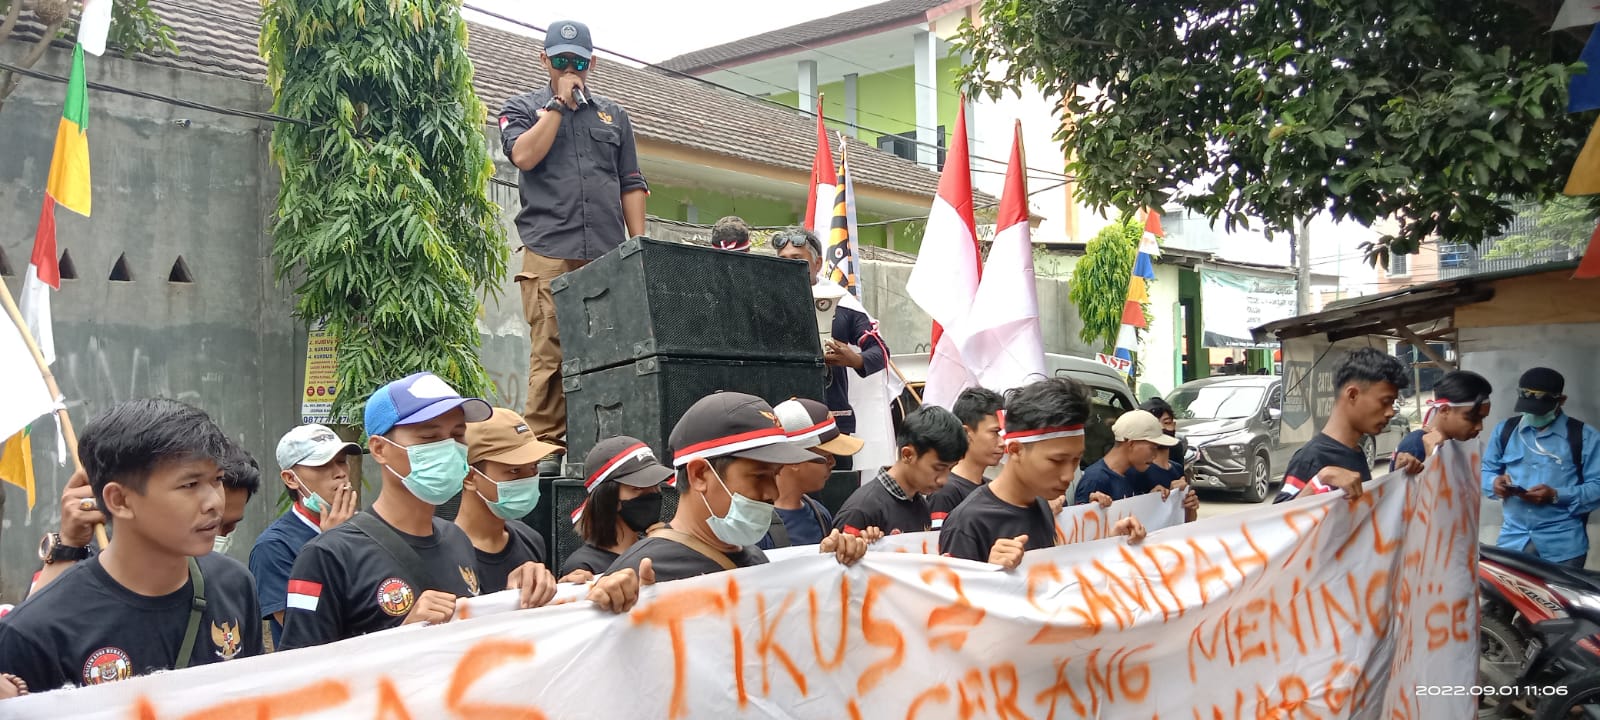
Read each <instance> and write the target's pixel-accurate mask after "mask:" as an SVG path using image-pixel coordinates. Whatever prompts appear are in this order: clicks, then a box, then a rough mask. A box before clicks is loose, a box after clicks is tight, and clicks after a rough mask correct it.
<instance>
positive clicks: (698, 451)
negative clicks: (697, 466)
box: [672, 425, 789, 467]
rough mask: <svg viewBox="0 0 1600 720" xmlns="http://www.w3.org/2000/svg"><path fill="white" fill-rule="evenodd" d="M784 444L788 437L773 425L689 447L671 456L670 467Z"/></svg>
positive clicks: (781, 429)
mask: <svg viewBox="0 0 1600 720" xmlns="http://www.w3.org/2000/svg"><path fill="white" fill-rule="evenodd" d="M786 442H789V436H787V435H785V434H784V433H783V428H781V427H778V426H776V425H774V426H772V427H770V428H762V429H760V430H754V431H751V432H747V433H739V434H738V435H729V436H727V437H720V438H717V439H715V440H707V441H705V442H703V443H696V444H694V445H690V446H689V447H686V448H684V449H682V450H679V451H678V452H677V454H675V455H673V456H672V466H673V467H683V466H685V465H688V464H689V463H690V462H691V461H694V460H709V459H711V458H718V457H723V456H725V455H732V454H734V453H736V452H742V451H745V450H754V449H756V448H760V447H767V446H769V445H777V444H779V443H786Z"/></svg>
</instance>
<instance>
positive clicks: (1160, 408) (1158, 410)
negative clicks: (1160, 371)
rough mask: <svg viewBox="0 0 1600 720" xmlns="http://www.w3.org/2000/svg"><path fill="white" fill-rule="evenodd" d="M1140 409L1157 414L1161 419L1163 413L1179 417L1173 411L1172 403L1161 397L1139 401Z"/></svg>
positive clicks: (1158, 418) (1157, 417)
mask: <svg viewBox="0 0 1600 720" xmlns="http://www.w3.org/2000/svg"><path fill="white" fill-rule="evenodd" d="M1139 409H1140V410H1143V411H1145V412H1147V413H1150V414H1151V415H1154V416H1156V419H1157V420H1160V419H1161V416H1163V415H1171V416H1172V417H1173V419H1177V417H1178V414H1177V413H1175V412H1173V411H1172V405H1171V404H1170V403H1168V402H1167V401H1166V400H1165V399H1163V398H1159V397H1153V398H1150V399H1149V400H1146V401H1144V402H1142V403H1139Z"/></svg>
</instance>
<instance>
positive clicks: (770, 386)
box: [561, 333, 826, 464]
mask: <svg viewBox="0 0 1600 720" xmlns="http://www.w3.org/2000/svg"><path fill="white" fill-rule="evenodd" d="M812 335H813V336H815V333H812ZM825 377H826V376H825V375H824V372H823V366H822V361H821V360H819V359H816V358H813V359H812V360H810V361H809V362H763V361H756V360H708V359H701V358H678V357H666V356H659V355H658V356H655V357H649V358H645V359H643V360H639V361H636V362H632V363H629V364H627V365H622V366H619V367H614V368H608V369H605V370H599V371H596V372H591V373H585V374H583V375H573V376H568V377H565V378H562V382H561V384H562V387H563V388H564V389H565V390H566V394H567V451H568V455H567V456H568V457H569V458H572V460H573V462H582V460H583V457H584V456H585V455H587V454H588V453H589V449H590V448H592V447H594V444H595V443H597V442H599V441H601V440H604V439H606V438H610V437H616V436H618V435H628V436H631V437H636V438H638V439H640V440H642V441H644V443H645V444H646V445H649V446H650V447H651V449H653V450H655V453H656V457H657V458H660V459H661V461H662V462H663V463H668V464H670V463H671V461H672V460H671V459H672V453H671V452H670V451H669V449H668V448H667V439H668V437H669V436H670V435H671V434H672V426H673V425H674V424H676V423H677V422H678V418H680V417H683V414H684V412H686V411H688V409H689V406H690V405H693V404H695V402H696V401H698V400H699V399H700V398H703V397H705V396H707V395H710V394H712V393H714V392H718V391H731V392H742V393H747V394H750V395H754V396H756V397H759V398H761V399H763V400H766V401H767V402H769V403H773V404H776V403H780V402H783V401H784V400H788V399H789V398H791V397H804V398H820V397H822V396H823V387H824V384H825Z"/></svg>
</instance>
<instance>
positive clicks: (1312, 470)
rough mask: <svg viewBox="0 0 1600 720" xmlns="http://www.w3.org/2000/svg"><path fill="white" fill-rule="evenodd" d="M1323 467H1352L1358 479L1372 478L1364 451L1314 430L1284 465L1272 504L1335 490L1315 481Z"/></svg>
mask: <svg viewBox="0 0 1600 720" xmlns="http://www.w3.org/2000/svg"><path fill="white" fill-rule="evenodd" d="M1325 467H1340V468H1344V469H1346V470H1354V471H1355V472H1357V473H1360V474H1361V482H1364V483H1365V482H1371V481H1372V466H1371V465H1369V464H1367V454H1366V453H1364V452H1361V449H1360V448H1353V447H1350V446H1348V445H1345V444H1344V443H1341V442H1339V441H1338V440H1335V439H1333V438H1331V437H1329V436H1328V435H1327V434H1325V433H1317V436H1316V437H1314V438H1311V442H1308V443H1306V444H1305V445H1304V446H1302V447H1301V448H1300V449H1299V450H1297V451H1295V454H1294V457H1292V458H1289V466H1288V467H1287V468H1284V473H1283V490H1282V491H1281V492H1279V493H1278V497H1277V499H1275V500H1273V501H1272V502H1274V503H1281V502H1284V501H1286V500H1293V499H1295V498H1297V497H1301V496H1306V497H1310V496H1311V495H1315V494H1318V493H1325V492H1329V491H1332V490H1336V489H1337V488H1334V487H1333V486H1331V485H1322V484H1320V483H1319V484H1316V485H1312V484H1311V481H1312V480H1315V479H1316V477H1317V473H1319V472H1322V469H1323V468H1325Z"/></svg>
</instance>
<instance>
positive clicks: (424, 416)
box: [366, 372, 494, 435]
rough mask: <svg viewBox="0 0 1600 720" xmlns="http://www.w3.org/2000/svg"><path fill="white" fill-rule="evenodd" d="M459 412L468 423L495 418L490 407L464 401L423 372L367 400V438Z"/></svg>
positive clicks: (387, 386)
mask: <svg viewBox="0 0 1600 720" xmlns="http://www.w3.org/2000/svg"><path fill="white" fill-rule="evenodd" d="M456 408H461V409H462V410H464V411H466V413H467V422H483V421H484V420H488V419H489V416H490V415H492V414H494V409H493V408H491V407H489V403H487V402H484V401H483V400H480V399H478V398H464V397H461V393H458V392H456V391H455V388H452V387H450V385H449V384H448V383H446V382H445V381H443V380H440V379H439V376H438V375H434V374H433V373H429V372H420V373H417V374H415V375H407V376H405V377H403V378H400V379H399V380H396V381H394V382H392V383H389V384H388V385H385V386H383V387H381V388H378V391H377V392H375V393H373V394H372V397H370V398H367V416H366V429H367V434H368V435H382V434H384V433H386V432H389V431H390V430H393V429H394V428H395V426H397V425H415V424H417V423H421V422H427V421H429V420H432V419H434V418H436V417H439V416H440V415H443V414H445V413H447V412H450V411H451V410H454V409H456Z"/></svg>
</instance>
